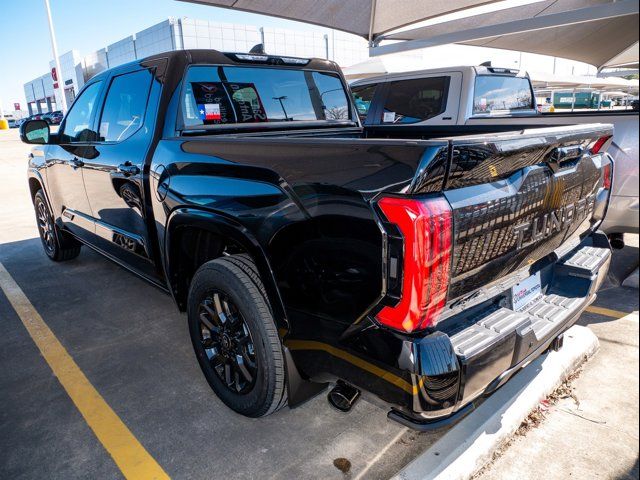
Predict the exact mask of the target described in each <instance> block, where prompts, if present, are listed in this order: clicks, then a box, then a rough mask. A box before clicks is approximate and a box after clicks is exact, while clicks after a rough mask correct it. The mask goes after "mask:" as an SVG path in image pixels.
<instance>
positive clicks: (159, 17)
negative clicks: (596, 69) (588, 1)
mask: <svg viewBox="0 0 640 480" xmlns="http://www.w3.org/2000/svg"><path fill="white" fill-rule="evenodd" d="M531 1H532V0H506V1H505V2H503V3H505V6H513V5H516V4H522V3H529V2H531ZM50 4H51V11H52V16H53V22H54V26H55V29H56V36H57V42H58V53H59V54H60V55H62V54H64V53H66V52H68V51H69V50H71V49H74V48H75V49H77V50H78V51H79V52H80V55H81V56H84V55H87V54H89V53H92V52H94V51H96V50H98V49H100V48H103V47H105V46H106V45H109V44H111V43H113V42H116V41H118V40H120V39H121V38H124V37H126V36H128V35H131V34H132V33H134V32H138V31H140V30H143V29H144V28H147V27H150V26H151V25H154V24H156V23H159V22H161V21H163V20H166V19H167V17H185V16H186V17H192V18H198V19H203V20H213V21H217V22H228V23H241V24H242V23H244V24H248V25H255V26H262V27H279V28H290V29H294V30H317V31H322V32H328V30H327V29H325V28H322V27H317V26H313V25H309V24H304V23H299V22H293V21H289V20H283V19H278V18H273V17H268V16H264V15H256V14H251V13H245V12H238V11H233V10H228V9H222V8H215V7H211V6H206V5H197V4H193V3H186V2H181V1H177V0H106V1H105V0H50ZM494 5H495V4H494ZM481 8H482V7H481ZM454 15H455V14H454ZM0 42H2V44H1V45H0V100H1V101H2V106H3V108H4V110H5V112H7V111H12V110H13V104H14V103H15V102H19V103H20V105H21V107H22V109H23V110H26V102H25V98H24V89H23V84H24V83H25V82H28V81H30V80H32V79H34V78H36V77H38V76H40V75H43V74H44V73H46V72H47V71H48V70H49V61H50V60H51V59H52V58H53V53H52V51H51V42H50V38H49V27H48V23H47V16H46V11H45V7H44V0H0ZM427 50H428V51H425V52H424V54H423V58H424V59H425V62H426V63H427V65H423V66H421V68H430V67H431V66H433V67H434V68H435V67H438V66H447V64H449V63H451V61H453V62H454V63H455V62H456V61H457V62H459V64H473V63H481V62H484V61H486V60H489V59H492V60H493V59H496V60H497V61H498V63H501V66H507V67H514V68H526V69H528V70H533V71H550V70H551V66H552V65H553V59H551V58H550V57H546V58H545V57H542V56H540V55H532V54H524V57H523V56H522V55H520V56H519V57H518V55H519V54H517V53H514V52H502V53H500V52H498V51H495V50H491V49H480V48H477V47H466V46H461V45H454V46H442V47H434V48H433V49H427ZM452 59H453V60H452ZM476 59H477V61H476ZM463 60H464V61H463ZM563 62H564V67H565V68H564V69H563V71H558V73H563V74H571V73H572V72H573V71H574V69H575V66H574V65H575V63H576V62H569V63H567V62H568V61H560V63H558V65H560V66H561V65H563ZM432 64H433V65H432ZM494 64H496V63H495V62H494ZM585 73H587V70H585V69H584V68H583V69H581V71H577V70H576V71H575V74H585Z"/></svg>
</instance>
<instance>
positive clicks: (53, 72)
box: [51, 67, 58, 88]
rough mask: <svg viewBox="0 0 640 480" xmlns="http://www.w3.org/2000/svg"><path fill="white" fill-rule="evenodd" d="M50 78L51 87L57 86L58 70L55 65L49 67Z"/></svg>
mask: <svg viewBox="0 0 640 480" xmlns="http://www.w3.org/2000/svg"><path fill="white" fill-rule="evenodd" d="M51 78H52V79H53V88H58V72H57V71H56V67H53V68H52V69H51Z"/></svg>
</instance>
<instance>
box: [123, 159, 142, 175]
mask: <svg viewBox="0 0 640 480" xmlns="http://www.w3.org/2000/svg"><path fill="white" fill-rule="evenodd" d="M118 172H119V173H122V174H123V175H124V176H125V177H129V176H131V175H137V174H138V173H140V169H139V168H138V167H136V166H135V165H131V163H129V162H126V163H123V164H121V165H118Z"/></svg>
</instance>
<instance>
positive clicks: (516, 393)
mask: <svg viewBox="0 0 640 480" xmlns="http://www.w3.org/2000/svg"><path fill="white" fill-rule="evenodd" d="M598 348H599V342H598V338H597V337H596V336H595V335H594V333H593V332H592V331H591V330H590V329H588V328H586V327H581V326H574V327H572V328H571V329H569V330H568V331H567V332H566V333H565V341H564V347H563V348H562V349H561V350H560V351H559V352H551V353H549V354H548V355H543V356H541V357H539V358H538V359H536V360H535V361H533V362H532V363H531V364H530V365H529V366H527V367H526V368H525V369H524V370H522V371H520V373H518V374H517V375H516V376H514V377H513V378H512V379H511V380H510V381H509V382H507V384H506V385H505V386H503V387H502V388H501V389H500V390H498V391H497V392H495V393H494V394H493V395H492V396H491V397H489V398H488V399H487V400H486V401H485V402H484V403H483V404H482V405H480V407H478V408H477V409H476V410H475V411H474V412H472V413H471V414H469V416H468V417H466V418H465V419H463V420H462V421H461V422H460V423H458V424H457V425H456V426H455V427H454V428H452V429H451V430H450V431H449V432H447V433H446V434H445V435H444V436H443V437H442V438H441V439H440V440H438V441H437V442H436V443H435V444H433V445H432V446H431V448H429V450H427V451H426V452H424V453H423V454H422V455H420V456H419V457H418V458H416V459H415V460H413V461H412V462H411V463H410V464H409V465H407V466H406V467H405V468H404V469H403V470H401V471H400V472H399V473H398V474H397V475H396V476H395V477H394V480H427V479H437V480H444V479H446V480H466V479H469V478H471V477H472V476H473V475H474V474H475V473H476V472H477V471H478V470H480V469H481V468H482V467H483V466H485V465H486V464H487V463H489V462H490V461H491V459H492V456H493V453H494V452H496V451H497V449H498V448H499V447H500V446H501V445H503V444H504V443H505V442H506V441H507V440H508V439H509V438H511V436H512V435H513V434H514V433H515V431H516V430H517V429H518V427H519V426H520V424H521V423H522V421H523V420H524V419H525V418H526V417H527V415H529V413H530V412H531V411H532V410H533V409H534V408H535V407H536V406H537V405H538V404H539V403H540V401H541V400H543V399H544V398H545V397H547V396H548V395H549V394H550V393H551V392H553V390H555V388H556V387H557V386H558V385H559V384H560V383H561V382H562V381H563V380H564V379H565V378H566V377H567V376H569V375H570V374H571V373H572V372H573V371H575V369H576V368H578V366H579V365H580V364H582V363H583V362H584V361H586V360H587V359H588V358H589V357H591V356H593V355H594V354H595V353H596V351H597V350H598Z"/></svg>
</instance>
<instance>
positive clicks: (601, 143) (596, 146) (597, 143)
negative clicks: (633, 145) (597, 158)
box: [589, 135, 611, 155]
mask: <svg viewBox="0 0 640 480" xmlns="http://www.w3.org/2000/svg"><path fill="white" fill-rule="evenodd" d="M610 138H611V135H607V136H604V137H600V138H599V139H598V140H596V141H595V142H594V144H593V145H592V146H591V148H590V149H589V151H590V152H591V154H592V155H596V154H598V153H600V150H602V147H604V146H605V144H606V143H607V142H608V141H609V139H610Z"/></svg>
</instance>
